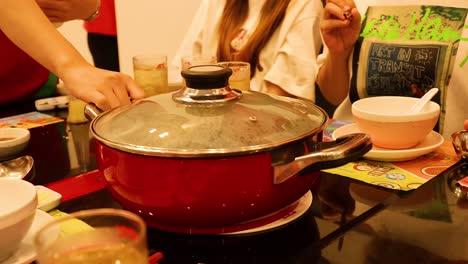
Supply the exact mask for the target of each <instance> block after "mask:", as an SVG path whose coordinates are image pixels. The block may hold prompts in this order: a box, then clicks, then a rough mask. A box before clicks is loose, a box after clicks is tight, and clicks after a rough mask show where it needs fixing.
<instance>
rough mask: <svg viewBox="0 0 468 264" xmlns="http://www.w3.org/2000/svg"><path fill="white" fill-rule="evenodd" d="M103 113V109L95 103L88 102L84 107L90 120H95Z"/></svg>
mask: <svg viewBox="0 0 468 264" xmlns="http://www.w3.org/2000/svg"><path fill="white" fill-rule="evenodd" d="M101 113H102V110H101V109H99V108H98V107H97V106H96V105H95V104H87V105H86V106H85V108H84V114H85V116H86V118H88V120H90V121H91V120H93V119H94V118H96V117H97V116H98V115H99V114H101Z"/></svg>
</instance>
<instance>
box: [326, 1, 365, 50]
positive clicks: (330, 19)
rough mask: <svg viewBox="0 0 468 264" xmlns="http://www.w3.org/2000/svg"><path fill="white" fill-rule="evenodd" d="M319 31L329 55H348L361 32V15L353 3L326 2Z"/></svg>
mask: <svg viewBox="0 0 468 264" xmlns="http://www.w3.org/2000/svg"><path fill="white" fill-rule="evenodd" d="M320 30H321V31H322V36H323V40H324V42H325V44H326V45H327V47H328V49H329V50H330V54H334V55H345V56H347V55H349V54H350V53H351V51H352V49H353V47H354V44H355V43H356V41H357V39H358V38H359V32H360V30H361V15H360V14H359V12H358V10H357V9H356V5H355V3H354V1H353V0H327V4H326V5H325V8H324V14H323V17H322V20H321V21H320Z"/></svg>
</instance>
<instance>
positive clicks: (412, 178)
mask: <svg viewBox="0 0 468 264" xmlns="http://www.w3.org/2000/svg"><path fill="white" fill-rule="evenodd" d="M345 124H349V123H347V122H339V121H334V122H332V123H331V124H330V126H328V127H327V128H326V129H325V132H324V136H325V137H329V138H331V133H333V131H334V130H335V129H336V128H338V127H340V126H342V125H345ZM457 161H458V158H457V156H456V154H455V151H454V150H453V147H452V144H451V142H450V141H445V142H444V143H443V144H442V145H441V146H440V147H439V148H438V149H436V150H435V151H433V152H431V153H429V154H426V155H423V156H420V157H418V158H416V159H413V160H409V161H400V162H380V161H371V160H366V159H361V160H359V161H356V162H350V163H348V164H345V165H343V166H341V167H337V168H333V169H327V170H323V171H324V172H327V173H331V174H337V175H341V176H345V177H348V178H352V179H355V180H358V181H362V182H365V183H368V184H373V185H378V186H382V187H385V188H389V189H395V190H401V191H409V190H414V189H416V188H418V187H419V186H421V185H422V184H424V183H425V182H427V181H429V180H431V179H432V178H434V177H435V176H437V175H439V174H440V173H441V172H443V171H444V170H446V169H447V168H449V167H450V166H451V165H453V164H455V163H456V162H457Z"/></svg>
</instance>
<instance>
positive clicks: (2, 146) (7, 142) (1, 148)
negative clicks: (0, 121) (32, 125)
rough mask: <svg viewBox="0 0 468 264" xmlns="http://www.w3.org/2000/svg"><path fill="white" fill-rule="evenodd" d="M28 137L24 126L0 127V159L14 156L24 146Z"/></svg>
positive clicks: (27, 141) (29, 135) (28, 134)
mask: <svg viewBox="0 0 468 264" xmlns="http://www.w3.org/2000/svg"><path fill="white" fill-rule="evenodd" d="M30 137H31V133H29V130H28V129H26V128H13V127H11V128H10V127H7V128H0V160H7V159H12V158H15V157H16V156H17V155H18V154H19V153H21V151H23V150H24V149H25V148H26V146H27V145H28V143H29V139H30Z"/></svg>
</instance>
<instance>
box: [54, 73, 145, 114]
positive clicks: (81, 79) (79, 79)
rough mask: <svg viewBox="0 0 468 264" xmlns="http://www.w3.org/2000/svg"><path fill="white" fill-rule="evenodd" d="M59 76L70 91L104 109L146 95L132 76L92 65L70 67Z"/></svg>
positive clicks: (127, 102)
mask: <svg viewBox="0 0 468 264" xmlns="http://www.w3.org/2000/svg"><path fill="white" fill-rule="evenodd" d="M62 73H63V74H61V75H60V76H59V77H60V78H61V79H62V81H63V83H64V85H65V87H66V88H67V89H68V90H69V91H70V93H71V94H72V95H73V96H75V97H77V98H79V99H81V100H83V101H85V102H87V103H94V104H96V106H97V107H99V108H100V109H102V110H108V109H110V108H114V107H117V106H120V105H125V104H130V99H140V98H143V97H144V91H143V90H142V89H141V88H140V87H138V85H137V84H136V83H135V82H134V81H133V79H132V78H130V76H128V75H125V74H122V73H119V72H113V71H107V70H102V69H98V68H95V67H93V66H91V65H89V64H88V65H79V66H74V67H70V68H69V69H67V70H66V71H63V72H62Z"/></svg>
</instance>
